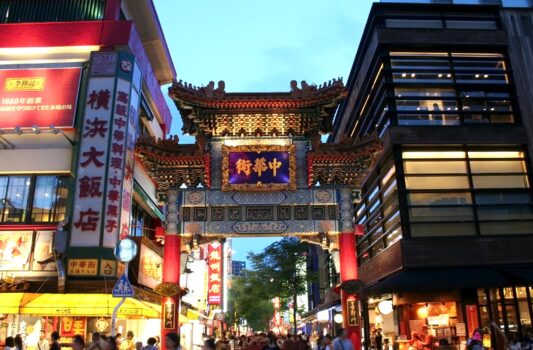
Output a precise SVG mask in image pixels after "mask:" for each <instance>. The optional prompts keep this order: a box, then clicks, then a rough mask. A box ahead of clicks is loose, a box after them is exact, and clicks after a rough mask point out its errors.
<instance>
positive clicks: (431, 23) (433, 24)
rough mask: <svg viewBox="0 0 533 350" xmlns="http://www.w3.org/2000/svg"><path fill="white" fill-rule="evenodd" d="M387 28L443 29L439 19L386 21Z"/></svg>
mask: <svg viewBox="0 0 533 350" xmlns="http://www.w3.org/2000/svg"><path fill="white" fill-rule="evenodd" d="M385 26H386V27H387V28H437V29H439V28H442V27H443V26H442V21H441V20H439V19H426V20H424V19H386V20H385Z"/></svg>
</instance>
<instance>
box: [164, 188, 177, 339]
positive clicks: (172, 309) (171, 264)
mask: <svg viewBox="0 0 533 350" xmlns="http://www.w3.org/2000/svg"><path fill="white" fill-rule="evenodd" d="M177 198H178V193H177V191H174V190H170V191H168V192H167V208H166V220H165V246H164V249H163V283H165V282H166V283H171V284H173V285H176V286H179V283H180V255H181V237H180V236H179V234H178V205H177ZM180 296H181V294H180V293H178V294H175V295H173V296H163V297H162V299H161V304H162V305H161V345H160V346H161V349H162V350H166V346H165V336H166V335H167V334H168V333H179V302H180Z"/></svg>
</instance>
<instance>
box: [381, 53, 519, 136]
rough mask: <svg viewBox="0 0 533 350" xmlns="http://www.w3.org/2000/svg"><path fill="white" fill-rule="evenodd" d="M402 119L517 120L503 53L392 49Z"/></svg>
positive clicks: (404, 121)
mask: <svg viewBox="0 0 533 350" xmlns="http://www.w3.org/2000/svg"><path fill="white" fill-rule="evenodd" d="M390 70H391V75H392V79H393V82H394V96H395V105H396V113H397V114H396V116H397V120H398V125H410V126H417V125H435V126H453V125H460V124H501V123H514V122H515V120H516V118H515V116H514V113H515V110H514V108H513V98H514V94H513V93H511V92H512V91H513V87H512V86H510V84H509V80H508V76H507V64H506V62H505V59H504V56H503V55H501V54H490V53H421V52H420V53H400V52H391V53H390Z"/></svg>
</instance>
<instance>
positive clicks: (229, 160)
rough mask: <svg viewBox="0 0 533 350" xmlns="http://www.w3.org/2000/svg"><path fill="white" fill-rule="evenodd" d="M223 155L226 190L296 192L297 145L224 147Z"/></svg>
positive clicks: (224, 186) (223, 174) (224, 188)
mask: <svg viewBox="0 0 533 350" xmlns="http://www.w3.org/2000/svg"><path fill="white" fill-rule="evenodd" d="M222 156H223V160H222V162H223V163H222V176H223V180H224V181H223V185H222V190H224V191H232V190H241V191H247V190H248V191H271V190H283V189H287V190H295V189H296V178H295V174H296V163H295V162H296V161H295V156H294V145H291V146H261V145H251V146H237V147H227V146H224V147H223V148H222Z"/></svg>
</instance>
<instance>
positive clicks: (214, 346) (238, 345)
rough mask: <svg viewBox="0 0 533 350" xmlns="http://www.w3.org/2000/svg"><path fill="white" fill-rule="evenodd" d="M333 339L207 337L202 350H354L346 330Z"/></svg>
mask: <svg viewBox="0 0 533 350" xmlns="http://www.w3.org/2000/svg"><path fill="white" fill-rule="evenodd" d="M338 333H339V336H338V337H337V338H336V339H335V340H334V339H333V337H332V336H331V335H329V334H326V335H318V333H315V334H313V335H312V336H311V337H307V336H306V335H305V334H297V335H292V334H290V333H289V334H287V335H279V336H277V335H275V334H274V333H272V332H270V333H258V334H254V335H252V336H245V335H241V336H240V337H236V338H235V337H226V336H225V335H222V336H221V337H220V339H218V340H216V341H215V340H214V339H213V338H207V339H206V340H205V341H204V345H203V347H202V350H354V349H353V346H352V343H351V341H350V340H349V339H348V338H347V335H346V332H345V331H344V330H340V331H339V332H338Z"/></svg>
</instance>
